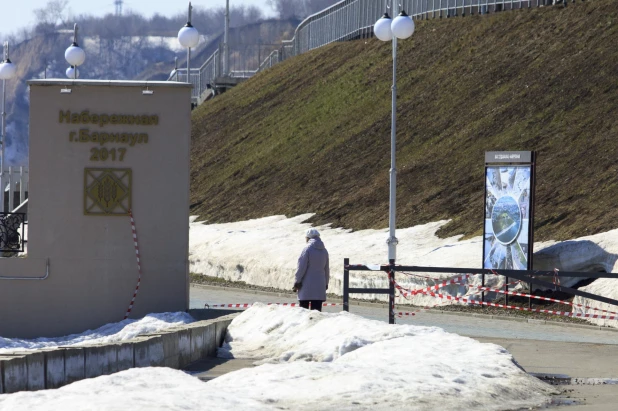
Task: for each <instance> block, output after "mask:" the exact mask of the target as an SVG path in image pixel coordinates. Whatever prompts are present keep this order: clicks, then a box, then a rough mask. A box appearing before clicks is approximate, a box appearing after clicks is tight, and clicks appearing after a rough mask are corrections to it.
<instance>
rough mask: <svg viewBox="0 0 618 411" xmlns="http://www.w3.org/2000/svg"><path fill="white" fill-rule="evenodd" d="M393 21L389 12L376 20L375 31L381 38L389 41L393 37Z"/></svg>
mask: <svg viewBox="0 0 618 411" xmlns="http://www.w3.org/2000/svg"><path fill="white" fill-rule="evenodd" d="M391 23H392V19H391V18H390V16H389V15H388V13H384V15H383V16H382V17H381V18H380V19H379V20H378V21H376V24H374V25H373V32H374V33H375V35H376V37H377V38H378V39H379V40H382V41H389V40H392V39H393V32H392V30H391Z"/></svg>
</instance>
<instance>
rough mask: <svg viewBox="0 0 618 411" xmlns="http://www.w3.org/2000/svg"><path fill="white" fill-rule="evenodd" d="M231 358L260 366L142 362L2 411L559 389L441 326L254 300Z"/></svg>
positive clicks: (524, 398) (388, 402)
mask: <svg viewBox="0 0 618 411" xmlns="http://www.w3.org/2000/svg"><path fill="white" fill-rule="evenodd" d="M223 352H225V353H227V355H230V356H236V357H239V356H241V355H243V356H246V357H247V358H255V359H260V360H262V361H264V360H266V361H271V362H276V363H270V364H263V365H260V366H258V367H254V368H247V369H243V370H239V371H236V372H232V373H229V374H226V375H224V376H222V377H219V378H216V379H214V380H212V381H210V382H208V383H203V382H201V381H199V380H198V379H197V378H195V377H191V376H189V375H187V374H185V373H183V372H181V371H176V370H171V369H168V368H139V369H131V370H127V371H122V372H119V373H116V374H113V375H108V376H102V377H97V378H94V379H89V380H83V381H78V382H75V383H73V384H70V385H68V386H66V387H63V388H60V389H57V390H45V391H37V392H21V393H17V394H9V395H2V396H0V411H4V410H11V411H21V410H24V411H25V410H28V411H42V410H64V411H73V410H75V411H77V410H93V411H97V410H105V411H110V410H111V411H115V410H133V411H146V410H148V411H158V410H171V411H176V410H240V411H243V410H247V411H249V410H251V411H253V410H279V409H289V410H299V411H303V410H312V411H313V410H392V409H396V410H437V409H483V410H512V409H521V408H530V407H539V406H543V405H546V404H548V403H549V402H550V395H551V394H555V393H556V391H555V390H554V389H553V388H552V387H551V386H549V385H547V384H545V383H543V382H541V381H540V380H538V379H536V378H534V377H531V376H529V375H528V374H526V373H525V372H524V371H522V370H521V369H520V368H519V367H518V366H517V364H515V362H514V360H513V357H512V356H511V355H510V354H509V353H508V352H507V351H506V350H505V349H504V348H502V347H500V346H497V345H495V344H482V343H479V342H477V341H475V340H473V339H470V338H466V337H461V336H458V335H456V334H451V333H447V332H444V331H443V330H442V329H440V328H435V327H417V326H410V325H388V324H384V323H381V322H378V321H372V320H367V319H363V318H361V317H358V316H355V315H353V314H348V313H338V314H326V313H318V312H315V311H313V312H309V311H307V310H303V309H300V308H289V307H277V306H265V305H263V304H256V305H254V306H253V307H251V308H250V309H248V310H247V311H245V312H244V313H242V314H241V315H239V316H238V317H236V318H235V319H234V321H232V324H231V325H230V334H229V336H228V346H227V347H226V350H223Z"/></svg>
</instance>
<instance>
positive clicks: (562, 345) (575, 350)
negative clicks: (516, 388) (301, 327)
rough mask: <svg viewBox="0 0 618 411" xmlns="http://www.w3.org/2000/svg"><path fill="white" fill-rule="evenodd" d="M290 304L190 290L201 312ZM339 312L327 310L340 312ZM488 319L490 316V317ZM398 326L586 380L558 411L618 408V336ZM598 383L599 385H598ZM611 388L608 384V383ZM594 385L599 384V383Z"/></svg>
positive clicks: (445, 321)
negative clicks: (444, 334) (472, 343)
mask: <svg viewBox="0 0 618 411" xmlns="http://www.w3.org/2000/svg"><path fill="white" fill-rule="evenodd" d="M255 301H261V302H285V301H287V302H289V301H290V297H289V296H287V295H283V296H280V297H279V296H277V295H276V294H275V295H272V294H266V293H255V292H244V291H243V290H230V289H218V288H204V287H191V306H192V307H195V308H197V307H198V306H199V307H200V308H201V307H203V304H204V303H205V302H209V303H211V304H213V303H244V302H255ZM340 310H341V308H340V307H333V308H332V309H331V308H329V309H327V310H325V311H332V312H335V311H340ZM351 311H352V312H354V313H356V314H359V315H362V316H364V317H367V318H372V319H378V320H383V321H384V320H386V308H384V307H383V306H381V305H377V304H376V305H375V306H371V305H366V306H365V305H361V306H352V307H351ZM487 317H489V316H487ZM397 322H398V323H406V324H416V325H426V326H437V327H441V328H444V329H445V330H446V331H449V332H455V333H457V334H460V335H465V336H469V337H471V338H474V339H476V340H478V341H480V342H484V343H494V344H498V345H500V346H502V347H504V348H506V349H507V350H508V351H509V352H510V353H511V354H512V355H513V357H514V358H515V360H516V361H517V362H518V363H519V365H521V366H522V367H523V368H524V369H525V370H526V371H527V372H529V373H531V374H533V375H536V376H538V377H541V378H543V377H549V378H550V379H551V377H555V378H556V379H557V380H560V381H567V378H571V379H575V378H577V379H583V380H582V382H583V384H571V385H560V386H559V388H561V389H562V390H563V394H562V395H560V396H559V397H558V398H556V400H557V402H558V404H556V406H555V407H553V408H558V407H561V406H563V405H566V404H573V403H575V404H577V405H572V406H569V407H568V408H565V409H566V410H569V411H571V410H572V411H579V410H585V411H606V410H614V409H617V406H616V404H618V332H615V331H609V330H599V329H595V328H594V327H586V326H584V327H582V326H577V325H574V324H569V323H564V324H563V323H559V324H551V323H543V322H525V321H512V320H510V321H505V320H503V319H496V318H485V316H474V317H470V316H463V315H452V313H433V312H424V313H421V314H420V315H417V316H414V317H412V318H405V319H398V320H397ZM250 366H252V363H251V361H248V360H242V359H234V360H228V361H226V360H223V359H212V360H206V361H203V362H201V363H197V364H195V367H194V368H193V372H194V373H195V375H196V376H197V377H198V378H200V379H202V380H205V381H207V380H209V379H212V378H216V377H217V376H219V375H223V374H224V373H226V372H230V371H234V370H237V369H240V368H245V367H250ZM595 379H596V380H595ZM608 382H609V383H610V384H607V383H608ZM595 383H596V384H595Z"/></svg>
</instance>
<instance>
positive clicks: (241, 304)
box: [204, 303, 343, 308]
mask: <svg viewBox="0 0 618 411" xmlns="http://www.w3.org/2000/svg"><path fill="white" fill-rule="evenodd" d="M253 304H254V303H239V304H204V308H249V307H251V306H252V305H253ZM264 304H266V305H282V306H285V307H300V304H299V303H264ZM338 305H343V304H341V303H322V307H335V306H338Z"/></svg>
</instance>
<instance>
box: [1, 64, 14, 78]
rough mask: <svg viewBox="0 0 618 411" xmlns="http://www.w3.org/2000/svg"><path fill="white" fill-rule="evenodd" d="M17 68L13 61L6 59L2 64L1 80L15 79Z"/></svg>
mask: <svg viewBox="0 0 618 411" xmlns="http://www.w3.org/2000/svg"><path fill="white" fill-rule="evenodd" d="M16 72H17V68H16V67H15V64H13V63H11V60H9V59H6V60H5V61H3V62H2V63H0V80H10V79H12V78H13V77H15V73H16Z"/></svg>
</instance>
